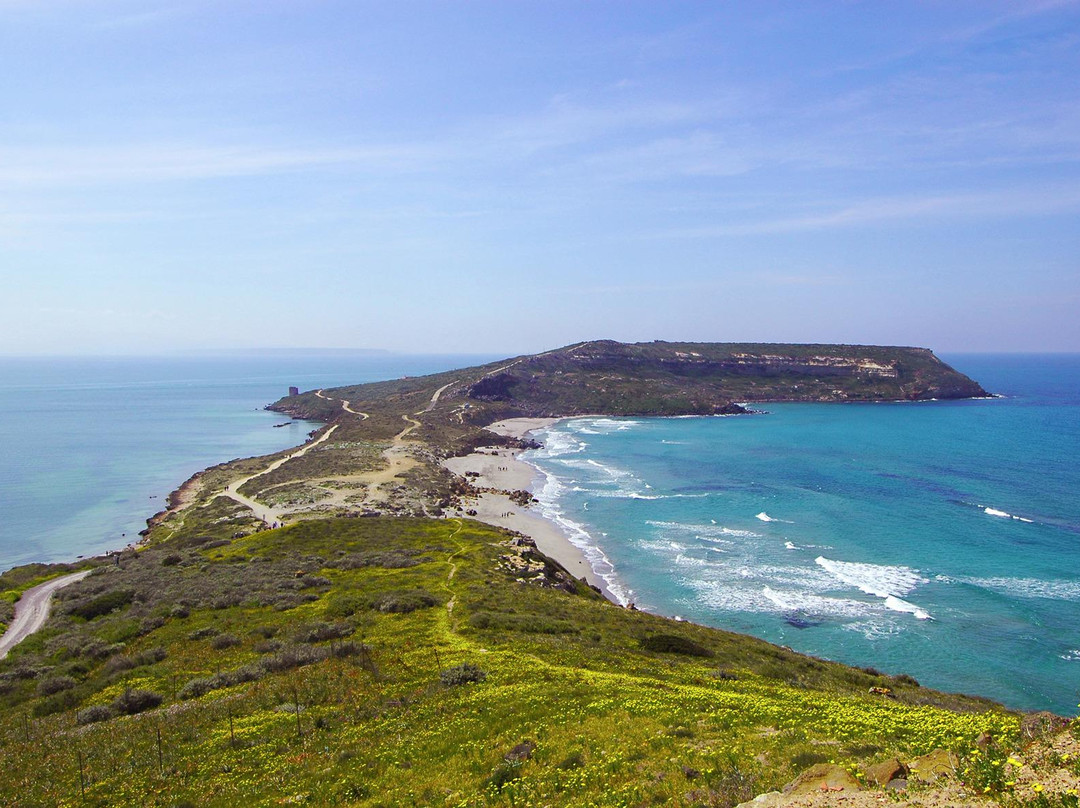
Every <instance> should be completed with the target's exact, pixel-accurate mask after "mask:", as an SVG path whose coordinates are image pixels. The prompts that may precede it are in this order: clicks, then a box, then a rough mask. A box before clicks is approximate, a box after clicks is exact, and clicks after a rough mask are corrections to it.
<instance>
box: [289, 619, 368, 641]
mask: <svg viewBox="0 0 1080 808" xmlns="http://www.w3.org/2000/svg"><path fill="white" fill-rule="evenodd" d="M353 630H354V629H353V627H352V626H350V625H349V624H348V623H314V624H313V625H310V626H306V627H304V628H302V629H301V630H300V631H298V632H297V633H296V640H297V641H299V642H306V643H313V642H325V641H326V640H340V639H341V638H342V637H348V636H349V635H350V634H352V633H353Z"/></svg>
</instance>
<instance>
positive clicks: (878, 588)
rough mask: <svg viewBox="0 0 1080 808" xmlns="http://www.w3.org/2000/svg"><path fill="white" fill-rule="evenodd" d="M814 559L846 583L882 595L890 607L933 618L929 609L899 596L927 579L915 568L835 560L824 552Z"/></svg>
mask: <svg viewBox="0 0 1080 808" xmlns="http://www.w3.org/2000/svg"><path fill="white" fill-rule="evenodd" d="M814 562H815V563H816V564H817V565H818V566H820V567H821V568H822V569H824V570H825V571H826V572H828V573H829V574H831V575H832V576H833V577H835V578H837V579H839V580H840V581H843V582H844V583H845V584H848V585H849V586H853V587H855V588H856V589H858V590H859V591H861V592H865V593H866V594H868V595H874V596H875V597H879V598H882V600H884V603H885V608H887V609H891V610H892V611H895V612H906V613H908V614H912V615H914V616H915V617H916V618H918V619H919V620H930V619H932V617H931V615H930V613H929V612H927V611H925V610H924V609H921V608H919V607H918V606H916V605H915V604H913V603H909V602H908V601H906V600H903V599H902V598H901V597H900V596H901V595H906V594H908V593H909V592H911V591H912V590H913V589H914V588H915V587H916V586H918V585H919V584H921V583H926V579H925V578H922V577H921V576H920V575H919V573H918V572H917V571H916V570H913V569H911V568H909V567H900V566H897V567H891V566H886V565H883V564H861V563H856V562H851V561H834V560H833V559H830V558H825V557H824V556H818V557H817V558H815V559H814Z"/></svg>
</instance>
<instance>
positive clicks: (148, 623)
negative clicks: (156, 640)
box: [139, 617, 165, 636]
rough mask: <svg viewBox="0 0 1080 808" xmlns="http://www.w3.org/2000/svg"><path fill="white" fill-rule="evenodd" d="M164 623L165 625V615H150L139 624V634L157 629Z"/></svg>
mask: <svg viewBox="0 0 1080 808" xmlns="http://www.w3.org/2000/svg"><path fill="white" fill-rule="evenodd" d="M163 625H165V618H164V617H148V618H146V619H145V620H143V621H142V622H141V623H140V624H139V635H140V636H141V635H143V634H149V633H150V632H151V631H157V630H158V629H159V628H161V627H162V626H163Z"/></svg>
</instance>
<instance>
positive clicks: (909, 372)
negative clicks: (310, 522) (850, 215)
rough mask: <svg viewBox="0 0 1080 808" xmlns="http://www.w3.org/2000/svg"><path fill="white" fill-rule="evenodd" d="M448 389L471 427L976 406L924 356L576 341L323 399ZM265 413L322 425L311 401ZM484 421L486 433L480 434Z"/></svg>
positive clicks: (377, 404) (393, 399)
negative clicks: (547, 420)
mask: <svg viewBox="0 0 1080 808" xmlns="http://www.w3.org/2000/svg"><path fill="white" fill-rule="evenodd" d="M443 385H449V387H448V388H447V390H446V392H445V396H444V397H443V399H442V406H443V407H444V408H453V407H458V408H460V409H459V410H458V412H461V413H465V412H467V411H470V410H472V411H473V412H472V413H471V414H472V416H473V421H474V422H479V421H477V420H476V419H477V417H489V419H490V420H494V418H496V417H507V416H512V415H527V416H564V415H578V414H582V413H604V414H607V415H690V414H702V415H710V414H715V413H731V412H739V411H740V409H739V408H738V406H737V405H736V404H735V402H738V401H880V400H900V399H905V400H919V399H929V398H966V397H972V396H985V395H986V391H985V390H983V389H982V387H980V386H979V385H978V384H977V383H976V382H974V381H972V380H971V379H969V378H968V377H966V376H964V375H963V374H961V373H957V372H956V371H955V370H953V369H952V368H950V367H949V366H948V365H946V364H945V363H943V362H941V361H940V360H939V359H937V357H935V356H934V354H933V353H932V352H931V351H929V350H926V349H925V348H903V347H887V346H867V345H791V344H768V343H675V342H648V343H637V344H625V343H619V342H612V341H610V340H599V341H593V342H585V343H580V344H577V345H571V346H567V347H565V348H560V349H558V350H554V351H548V352H546V353H542V354H536V355H534V356H523V357H517V358H514V359H507V360H505V361H503V362H495V363H491V364H488V365H482V366H479V367H475V368H463V369H461V370H458V371H451V372H448V373H440V374H436V375H433V376H424V377H420V378H414V379H400V380H396V381H390V382H378V383H374V384H364V385H357V386H354V387H344V388H337V389H336V390H332V391H327V393H328V394H329V395H330V396H331V397H332V398H337V399H346V400H349V401H351V402H353V404H354V408H359V409H363V410H365V411H371V412H382V411H383V410H384V409H385V408H386V407H387V406H388V405H389V406H395V407H400V405H402V404H407V403H408V402H409V401H410V400H411V399H414V398H415V399H416V400H417V401H419V400H422V399H423V397H424V394H425V392H427V393H428V395H430V392H429V391H432V390H435V389H437V388H439V387H442V386H443ZM274 408H275V409H280V410H283V411H286V412H292V413H294V414H297V415H304V416H307V417H318V418H325V419H329V418H332V417H334V416H335V415H336V413H337V411H336V410H335V408H334V405H333V404H332V403H331V402H329V401H328V400H327V399H325V398H320V397H318V396H316V395H315V394H314V393H306V394H302V395H300V396H294V397H291V398H285V399H282V400H281V401H279V402H277V403H276V404H275V405H274ZM490 420H488V421H487V422H488V423H490Z"/></svg>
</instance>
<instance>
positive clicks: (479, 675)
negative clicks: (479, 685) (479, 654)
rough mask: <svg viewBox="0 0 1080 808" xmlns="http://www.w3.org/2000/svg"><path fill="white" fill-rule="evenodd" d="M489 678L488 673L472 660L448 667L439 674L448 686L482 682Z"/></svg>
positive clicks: (443, 682) (440, 678)
mask: <svg viewBox="0 0 1080 808" xmlns="http://www.w3.org/2000/svg"><path fill="white" fill-rule="evenodd" d="M485 679H487V674H486V673H485V672H484V671H482V670H480V668H478V667H476V665H473V664H472V663H471V662H463V663H461V664H460V665H455V666H454V667H452V668H447V669H446V670H444V671H442V672H441V673H440V674H439V681H440V682H442V684H444V685H445V686H446V687H454V686H455V685H464V684H469V683H470V682H482V681H484V680H485Z"/></svg>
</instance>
